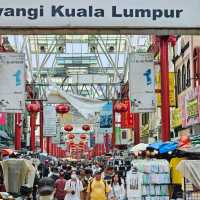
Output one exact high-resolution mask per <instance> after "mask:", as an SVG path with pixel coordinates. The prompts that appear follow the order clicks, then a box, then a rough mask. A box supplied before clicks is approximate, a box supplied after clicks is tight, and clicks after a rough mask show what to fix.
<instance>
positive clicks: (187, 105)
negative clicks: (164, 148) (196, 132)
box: [179, 86, 200, 127]
mask: <svg viewBox="0 0 200 200" xmlns="http://www.w3.org/2000/svg"><path fill="white" fill-rule="evenodd" d="M199 92H200V87H199V86H198V87H196V88H191V89H189V90H187V91H186V92H185V93H183V94H181V95H180V96H179V105H180V108H181V117H182V125H183V127H188V126H191V125H194V124H197V123H200V112H199V111H200V103H199V102H200V94H199Z"/></svg>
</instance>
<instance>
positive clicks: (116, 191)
mask: <svg viewBox="0 0 200 200" xmlns="http://www.w3.org/2000/svg"><path fill="white" fill-rule="evenodd" d="M111 188H112V190H111V193H110V194H109V199H111V200H124V199H125V197H126V192H125V187H124V184H123V183H122V179H121V177H120V176H119V174H115V175H114V176H113V177H112V183H111Z"/></svg>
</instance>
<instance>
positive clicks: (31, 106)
mask: <svg viewBox="0 0 200 200" xmlns="http://www.w3.org/2000/svg"><path fill="white" fill-rule="evenodd" d="M27 110H28V112H31V113H37V112H39V111H40V105H39V104H33V103H30V104H28V105H27Z"/></svg>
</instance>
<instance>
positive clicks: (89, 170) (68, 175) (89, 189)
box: [33, 160, 126, 200]
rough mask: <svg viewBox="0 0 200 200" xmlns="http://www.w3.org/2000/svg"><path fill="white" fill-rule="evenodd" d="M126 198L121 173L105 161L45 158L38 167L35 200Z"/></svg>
mask: <svg viewBox="0 0 200 200" xmlns="http://www.w3.org/2000/svg"><path fill="white" fill-rule="evenodd" d="M38 198H39V199H42V200H43V199H44V200H46V199H56V200H125V199H126V189H125V181H124V178H123V177H122V176H121V173H119V172H118V171H116V169H115V168H114V167H113V166H106V164H105V163H103V164H102V163H98V162H96V163H89V164H80V163H79V164H77V163H76V164H75V165H73V164H69V163H66V162H64V161H59V162H58V163H57V164H52V163H50V162H49V161H47V160H46V161H45V162H44V163H43V164H40V165H39V166H38V172H37V178H35V183H34V189H33V200H36V199H38Z"/></svg>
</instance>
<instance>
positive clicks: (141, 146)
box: [130, 143, 148, 152]
mask: <svg viewBox="0 0 200 200" xmlns="http://www.w3.org/2000/svg"><path fill="white" fill-rule="evenodd" d="M147 147H148V144H144V143H140V144H137V145H135V146H134V147H132V148H131V149H130V152H139V151H145V150H146V149H147Z"/></svg>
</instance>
